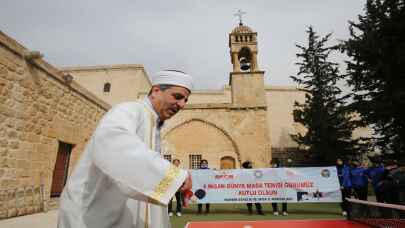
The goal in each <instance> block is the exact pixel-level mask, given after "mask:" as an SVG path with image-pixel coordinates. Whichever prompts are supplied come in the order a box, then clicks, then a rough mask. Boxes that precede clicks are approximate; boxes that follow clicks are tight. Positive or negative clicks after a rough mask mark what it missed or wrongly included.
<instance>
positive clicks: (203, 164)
mask: <svg viewBox="0 0 405 228" xmlns="http://www.w3.org/2000/svg"><path fill="white" fill-rule="evenodd" d="M200 169H209V168H208V161H207V160H205V159H202V160H201V161H200ZM201 212H202V204H201V203H199V204H198V214H201ZM205 213H206V214H208V213H210V204H209V203H206V204H205Z"/></svg>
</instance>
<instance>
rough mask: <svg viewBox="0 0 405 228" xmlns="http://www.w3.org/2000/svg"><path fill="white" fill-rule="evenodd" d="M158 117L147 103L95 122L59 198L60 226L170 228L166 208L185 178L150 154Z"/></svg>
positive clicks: (118, 109)
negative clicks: (97, 122) (95, 124)
mask: <svg viewBox="0 0 405 228" xmlns="http://www.w3.org/2000/svg"><path fill="white" fill-rule="evenodd" d="M157 118H158V116H157V114H156V113H155V112H154V110H153V109H152V108H151V107H150V105H148V104H147V102H146V100H143V101H142V100H141V101H138V102H128V103H123V104H119V105H117V106H114V107H113V108H112V109H111V110H110V111H109V112H108V113H106V115H105V116H104V117H103V118H102V120H101V121H100V123H99V125H98V127H97V128H96V130H95V132H94V134H93V136H92V138H91V139H90V140H89V142H88V144H87V146H86V148H85V151H84V153H83V154H82V157H81V159H80V161H79V162H78V164H77V166H76V167H75V170H74V172H73V173H72V175H71V176H70V178H69V179H68V182H67V184H66V186H65V188H64V190H63V193H62V196H61V199H60V208H59V216H58V227H59V228H169V227H170V221H169V217H168V213H167V204H168V202H169V200H170V199H171V198H172V196H173V195H174V194H175V192H176V191H177V190H178V189H179V188H180V186H181V185H182V183H183V182H184V181H185V179H186V177H187V171H185V170H182V169H179V168H177V167H176V166H173V165H172V164H171V163H170V162H168V161H166V160H165V159H163V158H162V156H161V155H160V154H159V153H158V152H155V151H154V146H155V140H156V137H155V136H156V121H157Z"/></svg>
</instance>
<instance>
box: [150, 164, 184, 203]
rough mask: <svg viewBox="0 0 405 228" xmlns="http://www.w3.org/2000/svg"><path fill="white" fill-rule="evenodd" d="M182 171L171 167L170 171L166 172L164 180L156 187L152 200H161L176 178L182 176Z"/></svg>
mask: <svg viewBox="0 0 405 228" xmlns="http://www.w3.org/2000/svg"><path fill="white" fill-rule="evenodd" d="M180 170H181V169H180V168H178V167H176V166H174V165H171V166H170V168H169V170H168V171H167V172H166V175H165V177H164V178H163V180H161V181H160V183H159V184H158V185H157V186H156V188H155V190H154V191H153V193H152V194H151V198H153V199H156V200H160V199H161V198H162V196H163V195H164V194H165V193H166V192H167V190H168V189H169V187H170V185H171V184H172V183H173V181H174V180H175V179H176V177H177V176H178V175H179V174H180Z"/></svg>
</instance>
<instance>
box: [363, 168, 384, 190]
mask: <svg viewBox="0 0 405 228" xmlns="http://www.w3.org/2000/svg"><path fill="white" fill-rule="evenodd" d="M383 173H384V167H383V166H378V167H370V168H368V169H367V170H366V175H367V177H368V178H370V179H371V185H373V188H374V190H378V189H380V188H381V181H382V177H383Z"/></svg>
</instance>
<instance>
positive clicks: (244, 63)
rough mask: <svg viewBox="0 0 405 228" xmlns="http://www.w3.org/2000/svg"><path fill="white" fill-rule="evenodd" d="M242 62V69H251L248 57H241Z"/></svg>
mask: <svg viewBox="0 0 405 228" xmlns="http://www.w3.org/2000/svg"><path fill="white" fill-rule="evenodd" d="M239 62H240V69H241V70H242V71H247V70H249V69H250V62H249V61H248V60H247V58H245V57H242V58H240V59H239Z"/></svg>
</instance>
